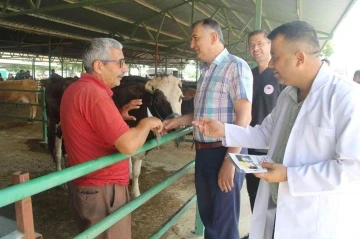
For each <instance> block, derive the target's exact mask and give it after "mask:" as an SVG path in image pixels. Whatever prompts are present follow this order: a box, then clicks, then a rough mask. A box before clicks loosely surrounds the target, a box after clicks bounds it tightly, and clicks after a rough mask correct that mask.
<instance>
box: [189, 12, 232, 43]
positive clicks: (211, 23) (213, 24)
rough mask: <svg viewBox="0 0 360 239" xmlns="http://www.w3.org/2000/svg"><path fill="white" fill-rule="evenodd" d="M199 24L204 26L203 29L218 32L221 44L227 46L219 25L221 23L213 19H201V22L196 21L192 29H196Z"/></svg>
mask: <svg viewBox="0 0 360 239" xmlns="http://www.w3.org/2000/svg"><path fill="white" fill-rule="evenodd" d="M199 24H202V26H203V27H206V28H209V29H211V30H214V31H215V32H216V34H217V35H218V37H219V40H220V42H221V43H222V44H225V43H224V36H223V33H222V30H221V26H220V25H219V23H218V22H217V21H215V20H214V19H212V18H205V19H201V20H199V21H196V22H195V23H194V24H192V26H191V28H192V29H194V28H195V27H196V26H197V25H199Z"/></svg>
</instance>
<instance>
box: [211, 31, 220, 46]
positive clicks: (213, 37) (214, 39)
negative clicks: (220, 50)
mask: <svg viewBox="0 0 360 239" xmlns="http://www.w3.org/2000/svg"><path fill="white" fill-rule="evenodd" d="M210 37H211V43H215V42H216V41H217V39H218V35H217V34H216V32H212V33H210Z"/></svg>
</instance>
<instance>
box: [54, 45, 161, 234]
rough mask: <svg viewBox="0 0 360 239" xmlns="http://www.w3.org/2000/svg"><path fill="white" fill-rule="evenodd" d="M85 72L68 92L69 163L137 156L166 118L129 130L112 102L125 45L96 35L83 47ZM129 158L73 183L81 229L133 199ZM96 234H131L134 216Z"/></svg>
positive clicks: (64, 112)
mask: <svg viewBox="0 0 360 239" xmlns="http://www.w3.org/2000/svg"><path fill="white" fill-rule="evenodd" d="M83 64H84V68H85V70H86V73H83V74H82V75H81V78H80V79H79V80H78V81H76V82H74V83H73V84H71V85H70V86H69V87H68V88H67V89H66V90H65V92H64V95H63V97H62V100H61V106H60V121H61V127H62V131H63V136H64V140H65V142H66V143H65V148H66V152H67V154H68V164H69V166H74V165H77V164H80V163H83V162H86V161H89V160H92V159H95V158H99V157H102V156H105V155H109V154H112V153H115V152H117V151H119V152H121V153H125V154H133V153H134V152H135V151H136V150H138V149H139V148H140V147H141V146H142V145H143V144H144V142H145V140H146V138H147V135H148V134H149V131H150V130H151V129H156V130H158V131H159V132H161V130H162V122H161V121H160V120H159V119H157V118H155V117H149V118H145V119H143V120H141V121H140V122H139V124H138V125H137V126H136V127H135V128H129V127H128V125H127V124H126V123H125V121H124V119H123V117H122V116H121V114H120V113H119V110H118V109H117V108H116V106H115V104H114V102H113V101H112V98H111V97H112V94H113V93H112V91H111V88H113V87H115V86H118V85H120V81H121V79H122V77H123V75H124V73H125V72H127V71H128V68H127V66H126V64H125V60H124V55H123V52H122V45H121V44H120V43H119V42H118V41H116V40H114V39H110V38H95V39H93V40H92V41H91V43H90V45H89V47H88V48H87V49H86V50H85V53H84V56H83ZM128 184H129V167H128V160H124V161H121V162H119V163H116V164H113V165H111V166H108V167H106V168H103V169H100V170H98V171H95V172H93V173H90V174H88V175H85V176H83V177H81V178H78V179H75V180H74V181H72V182H71V183H69V191H70V196H71V199H72V207H73V212H74V217H75V220H76V223H77V226H78V229H79V231H80V232H82V231H84V230H85V229H87V228H89V227H91V226H92V225H94V224H96V223H97V222H99V221H100V220H102V219H103V218H105V217H106V216H107V215H109V214H110V213H112V212H113V211H115V210H117V209H118V208H119V207H121V206H122V205H124V204H125V203H127V202H128V201H129V194H128V189H127V186H128ZM97 238H106V239H108V238H113V239H114V238H116V239H118V238H124V239H127V238H131V216H130V215H128V216H127V217H125V218H123V219H122V220H120V221H119V222H117V223H116V224H115V225H113V226H112V227H111V228H109V229H108V230H107V231H105V232H103V233H102V234H101V235H99V236H98V237H97Z"/></svg>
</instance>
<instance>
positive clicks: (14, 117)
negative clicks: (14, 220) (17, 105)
mask: <svg viewBox="0 0 360 239" xmlns="http://www.w3.org/2000/svg"><path fill="white" fill-rule="evenodd" d="M0 117H4V118H12V119H22V120H28V121H43V119H40V118H34V119H32V118H29V117H21V116H15V115H2V114H0ZM0 207H1V206H0Z"/></svg>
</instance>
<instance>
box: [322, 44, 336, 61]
mask: <svg viewBox="0 0 360 239" xmlns="http://www.w3.org/2000/svg"><path fill="white" fill-rule="evenodd" d="M332 54H334V46H333V43H332V41H327V42H326V45H325V46H324V47H323V49H322V50H321V52H320V56H321V57H322V58H328V57H330V56H331V55H332Z"/></svg>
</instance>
